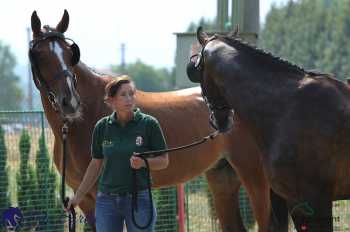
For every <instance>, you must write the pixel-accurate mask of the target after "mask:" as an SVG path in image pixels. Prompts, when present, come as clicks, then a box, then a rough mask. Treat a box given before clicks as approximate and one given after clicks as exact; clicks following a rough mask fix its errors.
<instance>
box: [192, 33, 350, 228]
mask: <svg viewBox="0 0 350 232" xmlns="http://www.w3.org/2000/svg"><path fill="white" fill-rule="evenodd" d="M197 37H198V40H199V42H200V43H201V45H202V47H203V49H202V52H201V56H199V57H200V58H199V59H200V60H197V61H198V62H197V63H196V64H194V63H191V65H189V66H188V67H189V72H188V73H189V74H190V76H191V79H192V80H193V81H198V82H200V83H201V87H202V90H203V93H205V95H206V96H207V99H208V101H209V102H210V105H211V109H213V110H214V121H215V122H214V125H217V126H218V127H219V128H220V127H221V128H220V129H221V130H224V129H225V128H224V127H225V126H226V125H228V123H227V119H228V118H229V113H228V112H226V115H225V113H223V111H222V109H224V108H225V109H226V108H229V109H234V110H235V112H236V113H237V114H238V115H239V116H240V117H241V119H242V120H243V121H244V123H245V125H248V128H249V130H250V131H251V132H252V134H253V136H254V138H255V139H256V141H258V144H259V147H260V148H261V150H262V151H263V152H262V157H261V158H262V160H263V165H264V168H265V171H266V173H267V175H268V178H269V182H270V183H271V186H272V189H273V190H274V191H276V192H277V193H278V194H279V195H280V196H282V197H283V198H284V199H285V200H286V202H287V205H288V210H289V213H290V214H291V216H292V218H293V221H294V224H295V227H296V228H297V230H298V231H304V230H305V229H306V228H307V231H317V232H319V231H332V230H333V223H332V222H333V220H332V219H333V218H332V201H333V200H340V199H349V198H350V181H349V180H348V176H349V175H350V169H349V166H350V141H349V138H350V120H349V118H350V91H349V89H348V88H347V86H346V85H345V84H344V83H342V82H340V81H338V80H336V79H334V78H333V77H332V76H331V75H327V74H320V73H314V72H308V71H305V70H304V69H302V68H301V67H298V66H296V65H292V64H290V63H289V62H287V61H284V60H281V59H280V58H276V57H274V56H272V55H271V54H270V53H266V52H265V51H262V50H259V49H257V48H254V47H252V46H250V45H248V44H246V43H244V42H242V41H241V40H239V39H237V37H231V36H220V35H216V36H214V37H208V36H207V35H206V34H205V33H204V32H202V31H201V29H199V30H198V31H197ZM193 68H194V69H193ZM191 74H194V75H191ZM218 111H221V112H220V113H217V112H218ZM216 113H217V114H216ZM216 115H218V117H216Z"/></svg>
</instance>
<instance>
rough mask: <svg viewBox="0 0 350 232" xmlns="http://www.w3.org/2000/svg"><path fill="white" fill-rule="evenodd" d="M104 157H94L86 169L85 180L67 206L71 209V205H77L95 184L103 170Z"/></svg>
mask: <svg viewBox="0 0 350 232" xmlns="http://www.w3.org/2000/svg"><path fill="white" fill-rule="evenodd" d="M102 164H103V159H94V158H92V160H91V161H90V163H89V166H88V168H87V169H86V172H85V175H84V178H83V181H82V182H81V183H80V185H79V188H78V189H77V191H76V193H75V194H74V196H73V198H72V199H70V201H69V203H68V206H67V208H66V210H67V209H70V207H71V206H73V207H75V206H76V205H78V204H79V203H80V201H81V200H82V199H83V198H84V196H85V194H86V193H87V192H89V190H90V189H91V188H92V186H94V184H95V183H96V181H97V179H98V177H99V176H100V173H101V170H102Z"/></svg>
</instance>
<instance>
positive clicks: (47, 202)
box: [35, 132, 64, 231]
mask: <svg viewBox="0 0 350 232" xmlns="http://www.w3.org/2000/svg"><path fill="white" fill-rule="evenodd" d="M35 163H36V176H37V183H38V195H40V202H41V204H42V205H40V206H38V211H39V212H40V213H39V214H38V215H39V216H40V220H39V222H40V226H39V227H38V228H37V231H63V230H64V227H63V223H64V215H63V209H62V206H61V201H60V198H59V195H58V192H57V188H56V186H57V175H56V172H55V170H54V169H53V167H50V163H51V162H50V158H49V152H48V149H47V146H46V142H45V134H44V132H42V133H41V136H40V138H39V149H38V151H37V153H36V160H35Z"/></svg>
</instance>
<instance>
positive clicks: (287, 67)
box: [217, 35, 309, 75]
mask: <svg viewBox="0 0 350 232" xmlns="http://www.w3.org/2000/svg"><path fill="white" fill-rule="evenodd" d="M217 37H218V38H219V39H220V40H221V41H223V42H225V43H227V44H228V45H230V46H232V47H234V48H236V49H238V50H244V51H246V52H249V53H253V54H254V55H255V56H258V57H259V58H260V59H261V60H263V61H265V62H267V63H268V64H270V65H272V66H273V67H274V68H275V69H281V70H284V72H290V73H295V74H297V75H305V74H309V72H308V71H306V70H305V69H304V68H302V67H300V66H298V65H296V64H294V63H292V62H290V61H287V60H285V59H283V58H281V57H278V56H275V55H273V54H272V53H271V52H268V51H265V50H263V49H261V48H258V47H256V46H254V45H251V44H249V43H248V42H246V41H243V40H242V39H240V38H238V37H235V38H233V37H230V36H224V35H219V36H217Z"/></svg>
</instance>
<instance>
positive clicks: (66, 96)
mask: <svg viewBox="0 0 350 232" xmlns="http://www.w3.org/2000/svg"><path fill="white" fill-rule="evenodd" d="M68 23H69V16H68V13H67V11H65V12H64V15H63V17H62V19H61V21H60V22H59V23H58V25H57V26H56V28H50V27H49V26H44V28H43V29H41V22H40V19H39V18H38V16H37V14H36V12H33V14H32V18H31V25H32V31H33V38H34V39H33V41H32V43H31V48H30V52H29V55H30V59H31V64H32V70H33V77H34V82H35V84H36V86H37V87H38V89H39V90H40V93H41V99H42V104H43V107H44V110H45V114H46V117H47V119H48V121H49V123H50V126H51V128H52V130H53V133H54V136H55V143H54V162H55V164H56V166H57V168H58V169H59V170H61V165H60V163H61V162H60V161H61V157H62V135H61V127H62V120H63V119H65V120H68V121H69V133H68V150H69V154H68V160H67V176H66V179H67V183H68V185H69V186H71V187H72V188H73V189H74V190H76V189H77V187H78V186H79V184H80V182H81V180H82V178H83V176H84V173H85V170H86V168H87V166H88V163H89V162H90V159H91V158H90V144H91V134H92V130H93V127H94V124H95V123H96V121H97V120H99V119H100V118H101V117H103V116H105V115H108V114H110V113H111V111H110V109H109V108H108V107H107V106H106V104H105V103H104V101H103V96H104V88H105V85H106V84H107V83H108V82H109V81H110V80H111V78H113V77H109V76H104V75H100V74H97V73H95V72H93V71H92V70H91V69H89V68H88V67H87V66H86V65H84V64H83V63H82V62H80V61H79V56H80V52H79V48H78V46H77V45H76V44H75V43H74V42H73V43H68V42H69V41H68V39H67V38H65V37H64V35H63V33H64V32H65V31H66V30H67V28H68ZM136 99H137V106H138V107H140V108H141V110H142V111H143V112H145V113H148V114H151V115H153V116H155V117H156V118H157V119H158V120H159V122H160V124H161V126H162V128H163V130H164V133H165V137H166V140H167V143H168V146H169V147H175V146H179V145H184V144H188V143H190V142H193V141H196V140H198V139H200V138H201V137H203V136H206V135H207V134H209V133H210V132H212V129H211V128H210V127H209V126H208V121H207V118H208V110H207V108H206V106H205V104H204V102H203V99H202V97H201V94H200V88H191V89H186V90H179V91H172V92H163V93H147V92H142V91H137V97H136ZM248 154H249V155H248ZM259 157H260V156H259V152H258V150H257V147H256V145H255V143H254V142H253V140H252V139H251V137H250V134H249V133H247V130H246V129H245V128H244V126H243V125H241V124H240V123H239V122H237V123H236V124H235V128H234V130H232V132H230V133H228V134H227V135H220V136H218V137H216V138H215V140H213V141H210V142H208V143H206V144H203V145H201V146H197V147H193V148H191V149H188V150H183V151H178V152H174V153H173V154H171V155H170V164H169V167H168V168H167V169H165V170H162V171H154V172H152V173H151V175H152V179H153V181H154V186H153V187H164V186H171V185H176V184H179V183H182V182H185V181H187V180H189V179H191V178H193V177H195V176H197V175H199V174H201V173H202V172H204V171H207V172H206V175H207V178H208V181H209V186H210V189H211V190H212V192H213V194H214V200H215V206H216V210H217V213H218V216H219V219H220V224H221V226H222V228H223V230H224V231H245V229H244V227H243V225H242V222H241V218H240V214H239V207H238V190H239V187H240V182H239V181H238V179H237V177H236V176H235V175H234V173H233V169H232V168H231V167H229V166H227V165H226V166H225V165H224V167H221V165H216V166H214V168H212V169H209V168H210V167H211V166H213V165H214V164H215V162H216V161H217V160H218V159H219V158H226V159H227V161H228V162H229V163H230V164H231V165H232V166H234V167H235V169H236V171H237V174H238V176H239V177H240V179H241V180H242V183H243V184H244V186H245V187H246V190H247V192H248V195H249V198H250V200H251V202H252V207H253V211H254V214H255V216H256V218H257V221H258V225H259V227H260V229H261V231H266V228H267V224H268V221H269V215H270V192H269V185H268V184H267V181H266V178H265V176H264V172H263V170H262V166H261V161H260V158H259ZM194 161H196V162H194ZM227 186H230V187H229V188H228V187H227ZM95 194H96V188H94V189H93V190H91V191H90V192H89V194H87V196H86V197H85V199H84V200H83V201H82V203H81V204H80V205H79V207H80V208H81V209H82V210H83V212H84V214H85V215H88V216H89V215H90V217H91V215H93V213H94V206H95V204H94V202H95ZM90 217H87V218H90Z"/></svg>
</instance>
